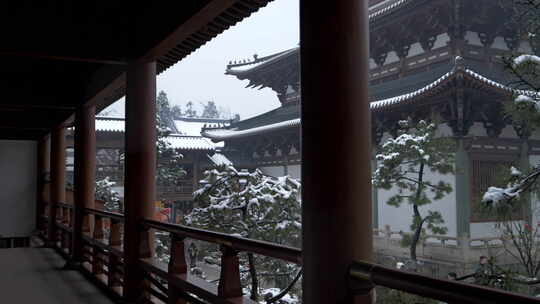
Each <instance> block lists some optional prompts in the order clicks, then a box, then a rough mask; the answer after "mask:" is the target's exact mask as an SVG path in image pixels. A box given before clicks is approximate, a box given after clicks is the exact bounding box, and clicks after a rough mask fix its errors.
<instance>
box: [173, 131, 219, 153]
mask: <svg viewBox="0 0 540 304" xmlns="http://www.w3.org/2000/svg"><path fill="white" fill-rule="evenodd" d="M165 141H167V142H168V143H169V144H171V148H174V149H179V150H208V151H214V150H216V148H218V147H222V146H223V143H217V144H216V143H213V142H211V141H210V140H209V139H207V138H204V137H201V136H184V135H180V134H171V135H170V136H168V137H165Z"/></svg>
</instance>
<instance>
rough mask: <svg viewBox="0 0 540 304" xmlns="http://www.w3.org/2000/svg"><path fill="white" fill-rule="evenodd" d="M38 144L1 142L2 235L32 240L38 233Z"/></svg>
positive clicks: (0, 219)
mask: <svg viewBox="0 0 540 304" xmlns="http://www.w3.org/2000/svg"><path fill="white" fill-rule="evenodd" d="M36 162H37V144H36V142H33V141H11V140H0V172H1V174H0V185H1V187H2V189H1V191H0V207H1V208H0V235H2V236H5V237H15V236H29V235H30V234H31V233H32V231H33V230H34V229H35V212H36V210H35V207H36V172H37V167H36V166H37V164H36Z"/></svg>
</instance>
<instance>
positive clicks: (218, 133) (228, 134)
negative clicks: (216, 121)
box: [201, 118, 300, 141]
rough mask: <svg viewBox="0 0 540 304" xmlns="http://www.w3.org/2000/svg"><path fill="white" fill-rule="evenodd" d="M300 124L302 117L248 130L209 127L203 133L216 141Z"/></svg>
mask: <svg viewBox="0 0 540 304" xmlns="http://www.w3.org/2000/svg"><path fill="white" fill-rule="evenodd" d="M299 126H300V118H296V119H291V120H286V121H282V122H278V123H275V124H270V125H265V126H261V127H256V128H251V129H247V130H227V129H209V130H203V131H202V132H201V134H202V136H204V137H208V138H210V139H212V140H214V141H223V140H227V139H237V138H243V137H249V136H253V135H259V134H264V133H269V132H275V131H280V130H284V129H289V128H294V127H299Z"/></svg>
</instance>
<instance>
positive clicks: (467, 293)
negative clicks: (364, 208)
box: [349, 262, 539, 304]
mask: <svg viewBox="0 0 540 304" xmlns="http://www.w3.org/2000/svg"><path fill="white" fill-rule="evenodd" d="M349 276H350V278H351V280H352V282H351V283H352V284H351V285H352V288H353V290H354V291H355V292H356V293H357V294H367V293H368V292H369V291H371V290H372V289H373V288H374V287H375V286H383V287H387V288H391V289H395V290H400V291H404V292H407V293H411V294H415V295H418V296H422V297H426V298H430V299H435V300H439V301H443V302H445V303H449V304H454V303H455V304H457V303H460V304H461V303H463V304H469V303H470V304H473V303H475V304H476V303H490V304H493V303H501V304H502V303H520V304H529V303H531V304H533V303H535V304H538V303H539V301H538V299H537V298H533V297H529V296H524V295H519V294H515V293H510V292H506V291H502V290H498V289H493V288H488V287H483V286H478V285H470V284H466V283H461V282H456V281H450V280H439V279H434V278H431V277H428V276H423V275H419V274H416V273H411V272H404V271H400V270H397V269H392V268H388V267H384V266H380V265H377V264H373V263H369V262H354V263H353V264H352V265H351V267H350V271H349Z"/></svg>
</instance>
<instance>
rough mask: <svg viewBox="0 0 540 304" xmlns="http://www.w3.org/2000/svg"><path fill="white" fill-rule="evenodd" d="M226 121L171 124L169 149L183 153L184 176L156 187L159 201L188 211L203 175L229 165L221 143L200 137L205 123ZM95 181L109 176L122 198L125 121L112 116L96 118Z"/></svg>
mask: <svg viewBox="0 0 540 304" xmlns="http://www.w3.org/2000/svg"><path fill="white" fill-rule="evenodd" d="M225 122H229V120H224V119H209V118H187V117H183V118H180V119H176V120H174V121H172V122H171V125H170V126H169V128H170V129H171V130H172V133H171V134H170V135H169V136H168V137H166V139H165V140H166V141H167V142H168V143H169V144H170V147H171V148H173V149H175V150H177V151H178V153H180V154H182V156H183V158H182V161H181V166H182V169H183V170H185V171H186V174H185V176H184V177H183V178H182V180H181V181H179V182H178V184H176V185H157V197H158V200H164V201H166V203H167V206H169V207H171V208H172V209H173V210H176V209H178V210H184V209H189V208H190V206H191V205H192V203H191V202H192V201H193V191H195V190H196V187H197V185H198V181H199V180H201V179H202V177H203V172H204V170H206V169H207V168H209V167H212V166H214V165H220V164H222V163H223V162H228V160H227V158H226V157H225V156H224V155H222V154H220V153H219V150H220V149H221V148H222V147H223V143H214V142H212V141H210V140H208V139H207V138H204V137H202V136H201V135H200V133H201V129H202V127H203V126H204V125H205V124H215V125H217V124H224V123H225ZM95 125H96V127H95V129H96V180H101V179H104V178H105V177H108V178H109V179H110V180H111V181H112V182H115V183H116V184H115V186H114V187H113V190H115V191H117V192H118V193H119V195H120V198H121V199H123V198H124V171H123V165H122V162H121V155H122V154H123V153H124V148H125V144H124V139H125V119H124V118H123V117H114V116H112V117H111V116H97V117H96V123H95ZM73 131H74V130H69V131H68V134H67V137H66V139H67V141H66V147H67V149H66V152H67V160H66V173H67V180H68V182H69V183H72V182H73V164H74V157H73V145H74V138H73V133H74V132H73Z"/></svg>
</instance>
